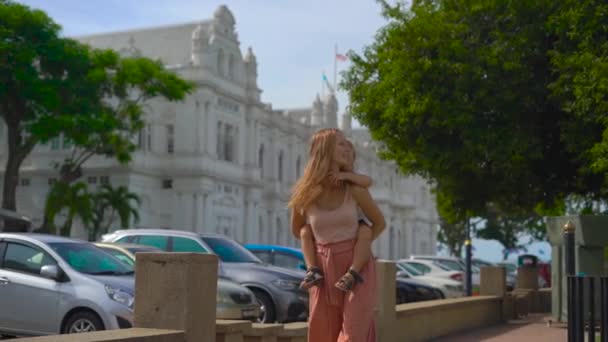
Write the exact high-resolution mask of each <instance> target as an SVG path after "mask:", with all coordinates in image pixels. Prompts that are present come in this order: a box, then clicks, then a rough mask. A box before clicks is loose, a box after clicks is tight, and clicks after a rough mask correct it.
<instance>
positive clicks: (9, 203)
mask: <svg viewBox="0 0 608 342" xmlns="http://www.w3.org/2000/svg"><path fill="white" fill-rule="evenodd" d="M60 30H61V28H60V26H59V25H57V24H56V23H55V22H54V21H53V20H52V19H51V18H49V17H48V16H47V15H46V14H45V13H44V12H42V11H39V10H33V9H31V8H29V7H27V6H25V5H21V4H17V3H15V2H13V1H8V0H1V1H0V118H2V119H3V120H4V122H5V123H6V125H7V127H8V158H7V163H6V168H5V173H4V184H3V194H2V207H3V208H5V209H9V210H15V209H16V201H15V192H16V186H17V181H18V179H17V178H18V174H19V167H20V165H21V163H22V162H23V160H24V159H25V158H26V157H27V156H28V155H29V154H30V152H31V151H32V150H33V148H34V147H35V146H36V144H38V143H40V142H42V143H44V142H47V141H49V140H50V139H52V138H54V137H57V136H59V135H60V134H63V135H64V137H66V138H67V139H69V140H70V141H71V142H73V144H74V146H75V148H74V152H75V153H74V154H73V155H72V156H70V157H68V158H67V159H66V160H65V161H64V163H63V164H62V166H61V169H60V171H61V178H62V180H64V181H67V182H72V181H74V180H76V179H77V178H78V177H79V175H80V167H81V166H82V164H83V163H84V162H85V161H86V160H87V159H88V158H90V157H91V156H92V155H95V154H97V155H105V156H107V157H111V158H116V159H117V160H119V161H120V162H123V163H124V162H128V161H129V160H130V156H131V153H132V152H133V150H134V145H133V143H132V138H133V135H134V134H135V133H136V132H137V131H138V130H139V129H141V127H142V126H143V109H142V104H143V102H144V101H146V100H148V99H150V98H153V97H157V96H159V97H163V98H165V99H167V100H169V101H175V100H181V99H183V98H184V96H185V95H186V94H188V93H189V92H190V91H191V90H192V89H193V84H191V83H190V82H187V81H185V80H182V79H181V78H179V77H178V76H176V75H175V74H173V73H172V72H170V71H167V70H165V69H164V67H163V65H162V63H161V62H160V61H153V60H150V59H147V58H143V57H133V58H123V57H120V56H119V55H118V53H117V52H115V51H112V50H99V49H94V48H91V47H89V46H87V45H85V44H82V43H80V42H78V41H76V40H73V39H69V38H65V37H62V36H61V35H60Z"/></svg>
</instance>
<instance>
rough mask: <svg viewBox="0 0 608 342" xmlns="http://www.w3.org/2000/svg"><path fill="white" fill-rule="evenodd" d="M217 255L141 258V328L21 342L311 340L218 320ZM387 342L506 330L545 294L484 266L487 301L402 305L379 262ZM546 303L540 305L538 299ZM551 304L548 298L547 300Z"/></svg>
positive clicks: (388, 266) (390, 269) (389, 270)
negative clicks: (503, 325) (510, 286)
mask: <svg viewBox="0 0 608 342" xmlns="http://www.w3.org/2000/svg"><path fill="white" fill-rule="evenodd" d="M217 267H218V265H217V257H216V256H214V255H209V254H198V253H141V254H138V256H137V264H136V273H135V274H136V282H135V284H136V291H135V293H136V298H135V327H136V328H132V329H125V330H114V331H102V332H96V333H87V334H77V335H60V336H47V337H37V338H30V339H21V340H19V341H38V342H50V341H66V342H72V341H74V342H77V341H78V342H98V341H124V342H126V341H129V342H166V341H167V342H168V341H177V342H180V341H184V342H199V341H218V342H219V341H221V342H241V341H242V342H304V341H306V340H307V324H306V323H290V324H252V323H251V322H248V321H222V320H216V319H215V306H216V296H214V295H209V294H213V293H216V291H217V278H216V277H213V276H209V275H210V274H217ZM377 274H378V305H377V310H376V325H377V329H376V331H377V334H378V341H379V342H392V341H411V342H416V341H426V340H428V339H431V338H434V337H439V336H445V335H449V334H452V333H455V332H459V331H463V330H468V329H474V328H478V327H482V326H488V325H492V324H498V323H500V322H502V321H504V320H508V319H512V318H515V317H517V316H520V315H525V314H527V313H528V312H530V311H534V309H535V308H536V306H535V305H536V304H534V303H537V302H543V301H546V298H544V297H543V296H542V295H539V294H538V293H540V292H539V291H536V290H534V289H532V290H530V291H527V290H521V291H520V292H516V293H515V294H507V293H506V281H505V270H504V268H482V271H481V289H480V292H481V295H480V296H478V297H472V298H457V299H444V300H435V301H428V302H419V303H410V304H402V305H396V304H395V303H396V299H395V275H396V269H395V264H394V263H393V262H388V261H378V262H377ZM535 298H539V299H535ZM540 298H544V299H540Z"/></svg>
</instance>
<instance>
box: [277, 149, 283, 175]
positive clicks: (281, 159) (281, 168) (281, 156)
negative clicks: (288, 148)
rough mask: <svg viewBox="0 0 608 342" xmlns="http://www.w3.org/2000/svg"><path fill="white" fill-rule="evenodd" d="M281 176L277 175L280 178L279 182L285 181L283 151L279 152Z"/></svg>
mask: <svg viewBox="0 0 608 342" xmlns="http://www.w3.org/2000/svg"><path fill="white" fill-rule="evenodd" d="M278 172H279V174H278V175H277V176H278V178H279V182H282V181H283V151H282V150H281V151H280V152H279V170H278Z"/></svg>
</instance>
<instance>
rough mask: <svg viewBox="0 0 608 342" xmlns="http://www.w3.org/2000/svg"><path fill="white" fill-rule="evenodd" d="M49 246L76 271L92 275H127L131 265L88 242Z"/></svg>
mask: <svg viewBox="0 0 608 342" xmlns="http://www.w3.org/2000/svg"><path fill="white" fill-rule="evenodd" d="M49 246H50V247H51V248H52V249H53V250H54V251H55V252H56V253H57V254H59V256H61V258H62V259H63V260H65V262H67V263H68V264H69V265H70V266H71V267H72V268H73V269H75V270H76V271H78V272H81V273H85V274H92V275H129V274H133V267H131V266H129V265H127V264H125V263H123V262H121V261H120V260H119V259H117V258H115V257H114V256H112V255H110V254H108V253H106V252H104V251H103V250H101V249H100V248H98V247H96V246H94V245H91V244H88V243H74V242H61V243H59V242H57V243H49Z"/></svg>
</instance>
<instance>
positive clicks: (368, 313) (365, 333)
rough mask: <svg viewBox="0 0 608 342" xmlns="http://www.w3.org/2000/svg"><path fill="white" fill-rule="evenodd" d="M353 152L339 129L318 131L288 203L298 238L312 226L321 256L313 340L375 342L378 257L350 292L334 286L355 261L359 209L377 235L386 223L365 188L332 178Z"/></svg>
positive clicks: (314, 297)
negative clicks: (320, 278)
mask: <svg viewBox="0 0 608 342" xmlns="http://www.w3.org/2000/svg"><path fill="white" fill-rule="evenodd" d="M349 150H350V145H349V142H348V141H347V140H346V137H345V136H344V135H343V134H342V132H340V131H339V130H337V129H322V130H320V131H318V132H317V133H315V134H314V135H313V137H312V139H311V144H310V151H309V160H308V163H307V165H306V168H305V170H304V174H303V175H302V177H301V178H300V179H299V180H298V181H297V183H296V185H295V187H294V190H293V193H292V197H291V200H290V202H289V207H290V208H291V212H292V219H291V228H292V232H293V234H294V235H295V236H296V237H297V238H299V237H300V229H301V228H302V227H303V226H304V225H305V224H306V223H309V224H310V227H311V230H312V232H313V235H314V241H315V243H316V260H317V261H318V264H319V268H320V270H321V272H322V273H323V275H324V277H323V286H314V287H311V288H310V289H309V293H310V297H309V302H310V309H309V319H308V341H311V342H312V341H314V342H345V341H353V342H372V341H375V331H374V323H373V316H374V306H375V303H376V275H375V264H374V261H373V258H368V260H367V264H366V265H365V266H364V267H363V268H362V269H361V274H360V275H361V276H362V278H364V279H365V281H364V282H362V283H360V284H358V285H357V286H356V287H355V288H353V290H352V291H350V292H347V293H345V292H343V291H340V290H339V289H337V288H336V287H335V286H334V284H336V283H337V282H338V281H339V279H340V278H341V277H342V276H343V275H344V274H346V273H347V272H348V270H349V269H350V268H351V267H352V265H353V256H354V250H355V244H356V240H357V233H358V230H359V220H358V213H357V208H360V209H361V211H362V212H363V214H365V216H366V217H367V218H368V219H369V220H370V222H371V229H372V233H373V236H378V235H379V234H380V232H382V230H383V229H384V226H385V222H384V217H383V216H382V213H381V212H380V210H379V209H378V206H377V205H376V203H375V202H374V200H373V199H372V197H371V195H370V194H369V191H368V190H367V189H366V188H364V187H360V186H356V185H350V184H348V183H347V182H335V181H334V179H333V178H332V175H335V174H336V173H337V172H339V171H340V169H341V168H344V167H347V165H348V159H349V158H348V154H349Z"/></svg>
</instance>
